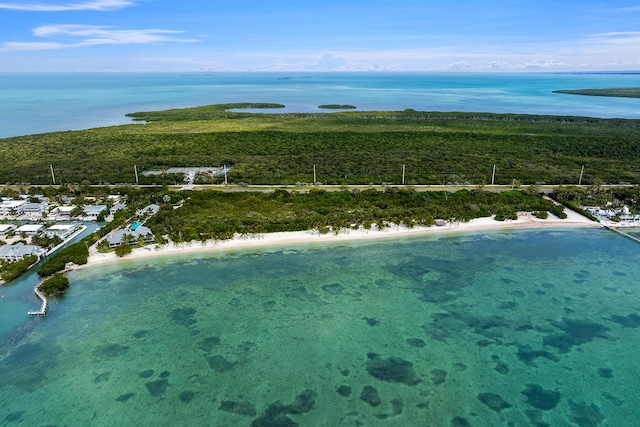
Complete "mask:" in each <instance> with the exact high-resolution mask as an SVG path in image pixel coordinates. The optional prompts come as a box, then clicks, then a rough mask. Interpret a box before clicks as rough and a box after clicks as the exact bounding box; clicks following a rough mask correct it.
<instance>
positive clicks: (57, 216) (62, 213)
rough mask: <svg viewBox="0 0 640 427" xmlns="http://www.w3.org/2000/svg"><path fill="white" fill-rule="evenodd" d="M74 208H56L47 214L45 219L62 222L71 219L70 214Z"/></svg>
mask: <svg viewBox="0 0 640 427" xmlns="http://www.w3.org/2000/svg"><path fill="white" fill-rule="evenodd" d="M75 208H76V207H75V206H58V207H57V208H54V209H52V210H51V212H49V215H47V219H51V220H54V221H55V220H58V221H64V220H69V219H70V218H71V212H73V210H74V209H75Z"/></svg>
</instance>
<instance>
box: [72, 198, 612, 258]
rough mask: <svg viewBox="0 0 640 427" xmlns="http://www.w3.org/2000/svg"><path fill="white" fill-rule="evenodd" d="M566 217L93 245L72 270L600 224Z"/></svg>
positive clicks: (528, 215) (522, 214) (527, 216)
mask: <svg viewBox="0 0 640 427" xmlns="http://www.w3.org/2000/svg"><path fill="white" fill-rule="evenodd" d="M566 213H567V218H566V219H559V218H557V217H555V216H553V215H552V214H549V217H548V218H547V219H539V218H536V217H535V216H533V215H532V214H531V213H529V212H519V213H518V219H517V220H515V221H514V220H507V221H504V222H502V221H495V220H494V219H493V218H477V219H473V220H471V221H469V222H453V223H447V224H445V225H443V226H435V225H434V226H431V227H413V228H408V227H405V226H395V225H394V226H390V227H388V228H385V229H383V230H378V229H371V230H364V229H362V228H361V229H359V230H354V229H345V230H341V231H340V232H339V233H337V234H336V233H328V234H320V233H318V232H317V231H311V230H307V231H294V232H281V233H267V234H259V235H251V236H239V235H238V236H236V237H235V238H233V239H230V240H224V241H217V242H211V241H209V242H205V243H203V242H191V243H178V244H175V243H173V242H170V243H169V244H166V245H154V244H151V245H148V246H146V247H143V248H136V249H134V250H133V252H132V253H130V254H129V255H126V256H124V257H122V258H120V257H118V256H116V254H115V253H114V252H109V253H99V252H98V251H97V249H96V248H95V246H93V247H91V248H90V251H89V259H88V261H87V264H84V265H79V266H74V267H73V268H72V269H73V270H76V269H80V268H87V267H91V266H95V265H101V264H107V263H112V262H118V261H126V260H132V259H139V258H150V257H158V256H168V255H172V254H177V253H180V254H184V253H189V252H203V251H225V250H231V249H247V248H256V247H266V246H282V245H295V244H307V243H316V242H337V241H355V240H368V239H385V238H397V237H402V236H419V235H429V234H437V233H454V232H458V233H460V232H467V231H481V230H500V229H511V228H523V227H563V228H564V227H601V225H600V224H598V223H596V222H593V221H591V220H590V219H588V218H586V217H584V216H582V215H579V214H577V213H575V212H573V211H569V210H567V211H566Z"/></svg>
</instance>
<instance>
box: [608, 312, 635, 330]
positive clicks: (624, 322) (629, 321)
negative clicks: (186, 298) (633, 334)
mask: <svg viewBox="0 0 640 427" xmlns="http://www.w3.org/2000/svg"><path fill="white" fill-rule="evenodd" d="M610 320H611V321H612V322H615V323H617V324H618V325H620V326H624V327H625V328H638V327H640V316H638V315H637V314H635V313H631V314H629V315H628V316H619V315H613V316H611V317H610Z"/></svg>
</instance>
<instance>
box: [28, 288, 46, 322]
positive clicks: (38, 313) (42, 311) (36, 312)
mask: <svg viewBox="0 0 640 427" xmlns="http://www.w3.org/2000/svg"><path fill="white" fill-rule="evenodd" d="M38 286H39V285H38ZM38 286H36V287H35V288H33V292H35V294H36V295H37V296H38V298H40V300H41V301H42V305H41V306H40V310H31V311H29V312H28V313H27V314H29V315H30V316H46V315H47V297H45V296H44V294H43V293H42V292H40V289H38Z"/></svg>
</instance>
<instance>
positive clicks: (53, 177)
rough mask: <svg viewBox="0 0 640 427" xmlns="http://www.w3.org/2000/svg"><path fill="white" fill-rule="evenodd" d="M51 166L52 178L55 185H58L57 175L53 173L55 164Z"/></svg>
mask: <svg viewBox="0 0 640 427" xmlns="http://www.w3.org/2000/svg"><path fill="white" fill-rule="evenodd" d="M49 168H51V179H52V180H53V185H56V175H55V174H54V173H53V165H49Z"/></svg>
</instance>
